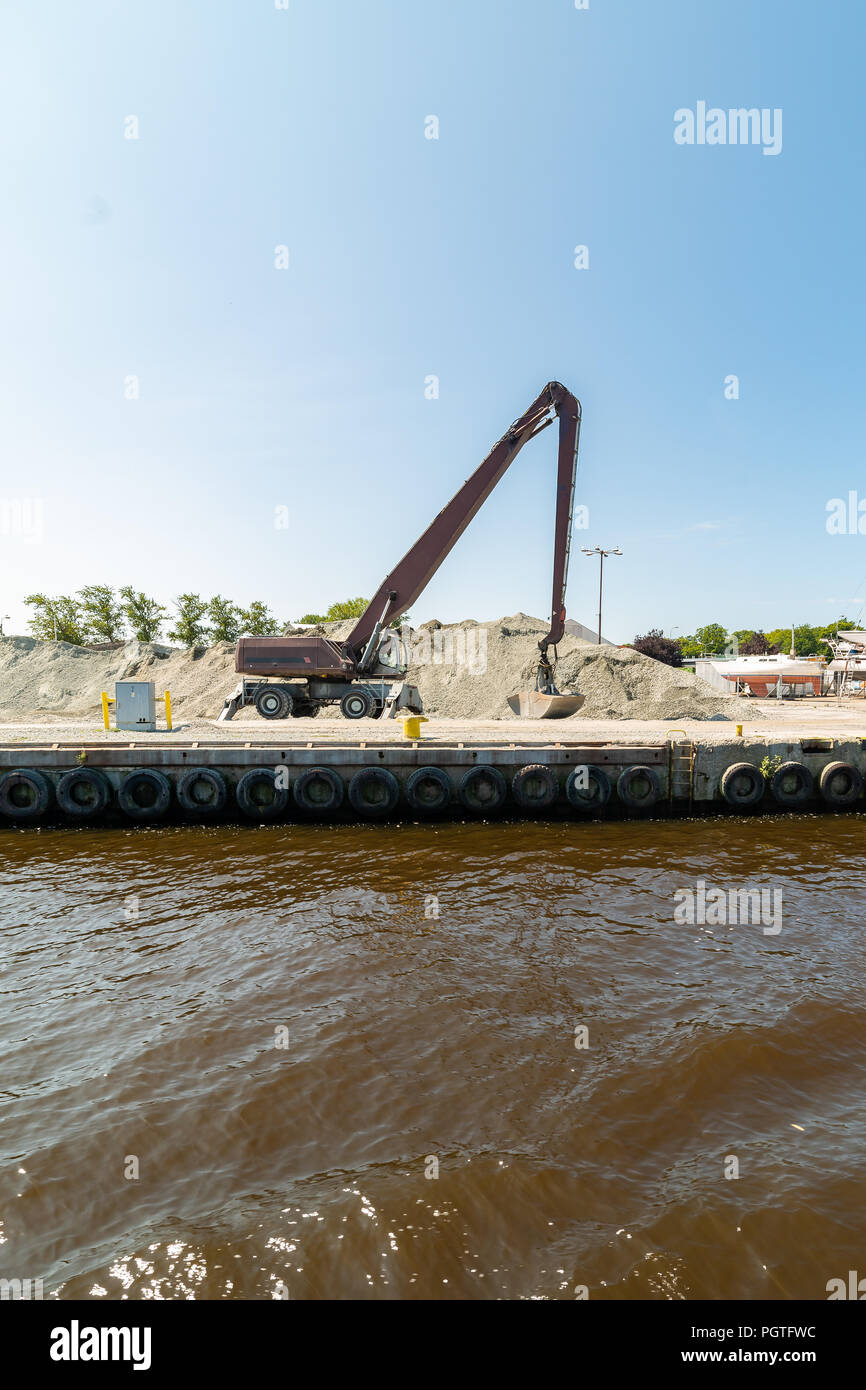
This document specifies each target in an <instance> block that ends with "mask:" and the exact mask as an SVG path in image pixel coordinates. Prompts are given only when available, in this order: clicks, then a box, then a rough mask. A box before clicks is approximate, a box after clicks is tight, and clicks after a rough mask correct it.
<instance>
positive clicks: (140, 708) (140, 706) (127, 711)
mask: <svg viewBox="0 0 866 1390" xmlns="http://www.w3.org/2000/svg"><path fill="white" fill-rule="evenodd" d="M114 722H115V725H116V727H117V728H118V729H137V730H139V731H140V732H141V733H149V734H152V733H154V732H155V730H156V684H155V683H154V681H115V683H114Z"/></svg>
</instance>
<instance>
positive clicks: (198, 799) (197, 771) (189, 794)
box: [177, 767, 228, 816]
mask: <svg viewBox="0 0 866 1390" xmlns="http://www.w3.org/2000/svg"><path fill="white" fill-rule="evenodd" d="M177 799H178V804H179V805H180V806H182V807H183V809H184V811H189V812H190V813H191V814H194V815H208V816H213V815H216V813H217V811H221V810H222V809H223V807H224V806H225V804H226V802H227V801H228V787H227V786H226V779H225V778H224V777H223V775H222V773H221V772H218V771H217V769H216V768H215V767H188V768H187V770H186V772H184V774H183V776H182V777H181V778H180V779H179V781H178V784H177Z"/></svg>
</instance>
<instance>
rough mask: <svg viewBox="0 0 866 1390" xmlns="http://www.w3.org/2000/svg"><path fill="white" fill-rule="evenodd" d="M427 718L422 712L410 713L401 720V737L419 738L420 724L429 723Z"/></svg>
mask: <svg viewBox="0 0 866 1390" xmlns="http://www.w3.org/2000/svg"><path fill="white" fill-rule="evenodd" d="M429 723H430V721H429V719H427V718H426V716H425V715H423V714H411V715H408V716H407V718H405V719H404V720H403V737H404V738H408V739H412V740H413V741H414V740H415V739H419V738H421V725H422V724H429Z"/></svg>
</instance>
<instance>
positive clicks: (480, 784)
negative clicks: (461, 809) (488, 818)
mask: <svg viewBox="0 0 866 1390" xmlns="http://www.w3.org/2000/svg"><path fill="white" fill-rule="evenodd" d="M485 787H486V789H487V790H486V791H485V792H483V793H481V791H480V789H481V788H485ZM458 795H459V797H460V803H461V805H463V806H465V807H466V810H467V811H475V812H477V813H478V814H479V815H487V814H488V813H489V812H491V811H498V810H499V809H500V807H501V806H503V805H504V804H505V798H506V797H507V795H508V788H507V786H506V782H505V778H504V777H503V776H502V773H501V772H500V771H499V768H498V767H493V766H492V765H491V764H490V763H480V764H479V765H478V766H477V767H470V769H469V771H468V772H467V773H465V774H464V776H463V779H462V781H461V783H460V787H459V791H458Z"/></svg>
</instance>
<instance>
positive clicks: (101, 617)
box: [78, 584, 124, 642]
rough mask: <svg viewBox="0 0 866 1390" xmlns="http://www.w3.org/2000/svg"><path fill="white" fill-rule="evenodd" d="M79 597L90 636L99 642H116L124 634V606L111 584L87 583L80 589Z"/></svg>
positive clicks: (83, 620)
mask: <svg viewBox="0 0 866 1390" xmlns="http://www.w3.org/2000/svg"><path fill="white" fill-rule="evenodd" d="M78 597H79V598H80V600H81V620H82V622H83V623H84V625H85V628H86V629H87V634H88V636H89V637H92V638H95V639H96V641H97V642H116V641H117V639H118V638H119V637H122V636H123V618H124V614H123V608H122V607H121V605H120V604H119V603H118V601H117V597H116V595H115V592H114V589H113V588H112V586H111V585H110V584H87V585H85V587H84V588H83V589H79V590H78Z"/></svg>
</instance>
